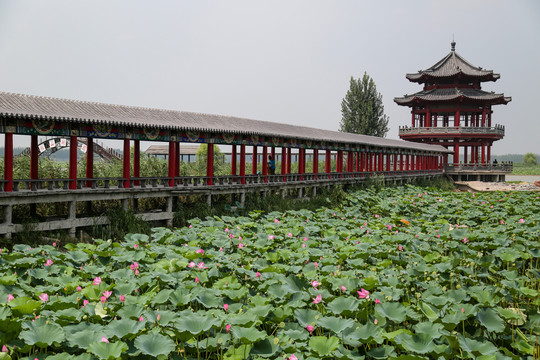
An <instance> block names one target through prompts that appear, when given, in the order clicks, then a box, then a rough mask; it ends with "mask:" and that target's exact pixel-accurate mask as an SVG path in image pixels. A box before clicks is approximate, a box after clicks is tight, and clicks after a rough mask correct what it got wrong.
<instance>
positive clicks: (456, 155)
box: [454, 139, 459, 166]
mask: <svg viewBox="0 0 540 360" xmlns="http://www.w3.org/2000/svg"><path fill="white" fill-rule="evenodd" d="M458 165H459V142H458V139H455V140H454V166H458Z"/></svg>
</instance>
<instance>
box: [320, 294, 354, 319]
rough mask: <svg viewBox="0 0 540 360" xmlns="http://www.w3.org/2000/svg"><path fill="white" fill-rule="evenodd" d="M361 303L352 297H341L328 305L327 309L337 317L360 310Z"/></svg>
mask: <svg viewBox="0 0 540 360" xmlns="http://www.w3.org/2000/svg"><path fill="white" fill-rule="evenodd" d="M359 305H360V301H359V300H358V299H355V298H353V297H350V296H340V297H337V298H335V299H334V300H332V301H331V302H329V303H328V305H327V307H326V308H327V309H328V310H330V311H331V312H332V313H334V314H336V315H340V314H342V313H351V312H354V311H356V310H357V309H358V306H359Z"/></svg>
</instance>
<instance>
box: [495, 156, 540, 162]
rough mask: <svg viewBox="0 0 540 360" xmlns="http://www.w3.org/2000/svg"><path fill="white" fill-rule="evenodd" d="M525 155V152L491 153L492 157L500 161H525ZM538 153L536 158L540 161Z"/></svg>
mask: <svg viewBox="0 0 540 360" xmlns="http://www.w3.org/2000/svg"><path fill="white" fill-rule="evenodd" d="M523 155H525V154H506V155H491V159H492V160H494V159H497V161H498V162H501V161H512V162H515V163H521V162H523ZM535 155H536V160H537V161H538V162H539V163H540V155H538V154H535Z"/></svg>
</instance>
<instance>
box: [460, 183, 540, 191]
mask: <svg viewBox="0 0 540 360" xmlns="http://www.w3.org/2000/svg"><path fill="white" fill-rule="evenodd" d="M456 187H457V188H458V190H461V191H479V192H482V191H540V188H539V187H537V186H535V185H534V184H529V183H520V184H509V183H505V182H483V181H456Z"/></svg>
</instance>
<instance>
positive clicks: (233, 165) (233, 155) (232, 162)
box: [231, 145, 236, 182]
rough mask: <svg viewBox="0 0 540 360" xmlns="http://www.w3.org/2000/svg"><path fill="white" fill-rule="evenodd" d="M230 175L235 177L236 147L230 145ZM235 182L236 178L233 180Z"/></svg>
mask: <svg viewBox="0 0 540 360" xmlns="http://www.w3.org/2000/svg"><path fill="white" fill-rule="evenodd" d="M231 148H232V149H231V150H232V151H231V175H236V145H231ZM233 181H234V182H236V178H233Z"/></svg>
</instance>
